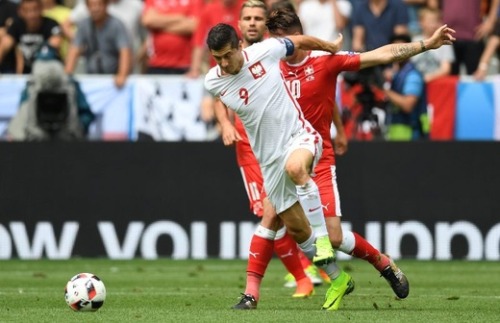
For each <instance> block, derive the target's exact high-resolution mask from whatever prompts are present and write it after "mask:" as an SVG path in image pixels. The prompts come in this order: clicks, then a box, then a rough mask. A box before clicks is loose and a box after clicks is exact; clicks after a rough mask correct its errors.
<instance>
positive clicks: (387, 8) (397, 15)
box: [352, 0, 408, 86]
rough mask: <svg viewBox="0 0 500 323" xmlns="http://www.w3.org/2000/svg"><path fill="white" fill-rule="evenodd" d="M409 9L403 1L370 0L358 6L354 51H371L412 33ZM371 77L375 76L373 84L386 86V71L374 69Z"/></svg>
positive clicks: (375, 67)
mask: <svg viewBox="0 0 500 323" xmlns="http://www.w3.org/2000/svg"><path fill="white" fill-rule="evenodd" d="M407 9H408V8H407V7H406V5H405V4H404V3H403V2H402V1H401V0H367V1H365V2H363V3H360V4H358V5H357V6H355V10H354V14H353V19H352V24H353V29H352V49H353V50H354V51H356V52H364V51H370V50H373V49H375V48H378V47H381V46H383V45H387V44H388V43H389V42H390V38H391V35H393V34H406V33H408V10H407ZM365 73H368V72H366V71H365ZM369 73H371V74H372V75H373V77H372V79H373V82H374V83H375V84H377V85H378V86H382V84H383V76H382V67H381V66H374V67H372V68H371V72H369Z"/></svg>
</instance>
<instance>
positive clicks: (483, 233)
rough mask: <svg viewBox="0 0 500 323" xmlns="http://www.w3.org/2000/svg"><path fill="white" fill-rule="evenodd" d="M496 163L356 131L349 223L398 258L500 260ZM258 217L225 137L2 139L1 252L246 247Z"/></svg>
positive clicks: (478, 147)
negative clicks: (363, 136) (359, 137)
mask: <svg viewBox="0 0 500 323" xmlns="http://www.w3.org/2000/svg"><path fill="white" fill-rule="evenodd" d="M498 165H500V145H498V144H497V143H494V142H419V143H385V142H371V143H363V142H353V143H351V145H350V149H349V152H348V154H347V155H346V156H343V157H340V158H339V159H338V166H339V167H338V170H337V173H338V181H339V188H340V193H341V200H342V210H343V213H344V216H343V222H344V225H345V226H346V227H349V228H352V229H353V230H355V231H357V232H359V233H360V234H362V235H365V236H366V238H367V239H368V240H369V241H370V242H372V243H373V244H374V245H375V246H377V247H378V248H380V249H381V250H383V251H385V252H387V253H389V254H391V255H392V256H393V257H394V258H396V259H399V258H415V259H421V260H430V259H435V260H449V259H466V260H492V261H498V260H500V250H499V249H500V221H499V219H500V218H499V216H498V214H500V199H499V198H498V187H500V177H499V176H496V174H497V171H498ZM325 207H328V205H326V206H325ZM256 224H257V218H255V217H254V216H253V215H251V214H250V211H249V208H248V201H247V198H246V193H245V191H244V188H243V185H242V180H241V175H240V173H239V170H238V168H237V166H236V163H235V157H234V151H233V149H228V148H225V147H224V146H223V145H222V144H221V143H218V142H214V143H199V142H198V143H195V142H189V143H188V142H178V143H165V142H164V143H154V142H150V143H146V142H143V143H127V142H114V143H109V142H107V143H106V142H95V143H71V144H70V143H54V142H48V143H6V142H3V143H0V259H15V258H20V259H39V258H49V259H68V258H71V257H105V258H110V259H131V258H144V259H157V258H159V257H170V258H173V259H188V258H189V259H205V258H221V259H234V258H246V257H247V255H248V252H247V250H248V243H249V241H250V237H251V235H252V234H253V231H254V229H255V226H256ZM343 258H346V256H344V255H342V256H341V259H343Z"/></svg>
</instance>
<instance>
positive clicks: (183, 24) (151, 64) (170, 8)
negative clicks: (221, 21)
mask: <svg viewBox="0 0 500 323" xmlns="http://www.w3.org/2000/svg"><path fill="white" fill-rule="evenodd" d="M202 8H203V1H202V0H146V3H145V8H144V13H143V15H142V23H143V24H144V26H145V27H146V28H147V29H148V31H149V32H150V39H149V41H150V44H149V45H150V48H149V49H148V50H149V53H148V56H149V57H148V62H147V71H146V73H147V74H185V73H186V72H187V71H188V70H189V67H190V65H191V55H192V51H193V45H192V35H193V33H194V32H195V30H196V27H197V25H198V19H199V16H200V14H201V10H202Z"/></svg>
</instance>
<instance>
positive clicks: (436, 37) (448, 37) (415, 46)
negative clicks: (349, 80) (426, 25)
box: [360, 25, 455, 68]
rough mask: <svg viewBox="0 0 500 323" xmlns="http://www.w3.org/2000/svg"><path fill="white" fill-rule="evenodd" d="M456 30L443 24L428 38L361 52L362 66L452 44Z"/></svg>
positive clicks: (392, 60) (369, 65)
mask: <svg viewBox="0 0 500 323" xmlns="http://www.w3.org/2000/svg"><path fill="white" fill-rule="evenodd" d="M454 32H455V31H454V30H453V29H451V28H448V26H447V25H443V26H441V27H440V28H438V29H437V30H436V31H435V32H434V34H433V35H432V37H430V38H428V39H425V40H421V41H418V42H411V43H398V44H390V45H385V46H382V47H379V48H377V49H374V50H371V51H369V52H366V53H361V54H360V60H361V68H366V67H371V66H375V65H382V64H388V63H392V62H399V61H404V60H407V59H409V58H410V57H412V56H415V55H417V54H420V53H422V52H425V51H426V50H429V49H436V48H439V47H441V46H443V45H451V44H452V43H453V41H454V40H455V38H454V37H453V35H452V34H453V33H454Z"/></svg>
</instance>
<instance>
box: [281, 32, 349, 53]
mask: <svg viewBox="0 0 500 323" xmlns="http://www.w3.org/2000/svg"><path fill="white" fill-rule="evenodd" d="M286 37H287V38H288V39H290V40H291V41H292V42H293V45H294V46H295V49H303V50H322V51H325V52H330V53H332V54H335V53H336V52H338V51H339V50H340V49H341V48H342V43H343V41H344V38H343V36H342V34H339V37H338V38H337V39H335V40H334V41H333V42H328V41H324V40H322V39H319V38H316V37H312V36H306V35H292V36H286Z"/></svg>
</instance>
